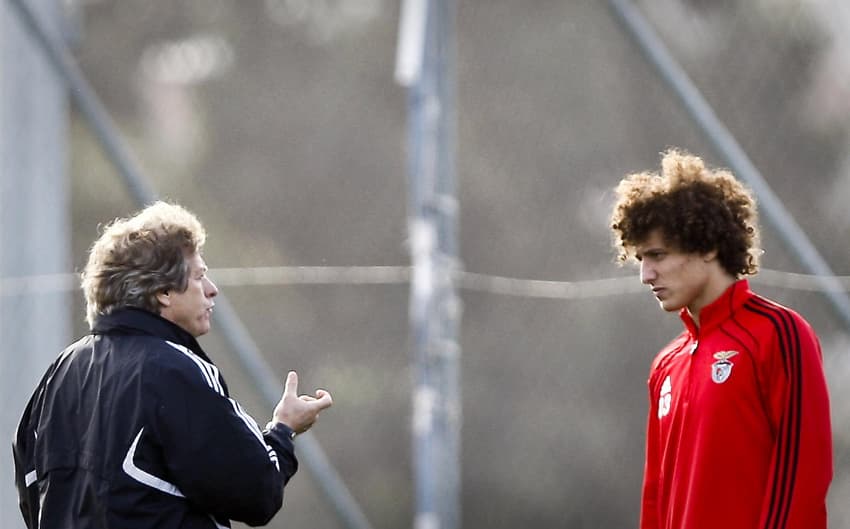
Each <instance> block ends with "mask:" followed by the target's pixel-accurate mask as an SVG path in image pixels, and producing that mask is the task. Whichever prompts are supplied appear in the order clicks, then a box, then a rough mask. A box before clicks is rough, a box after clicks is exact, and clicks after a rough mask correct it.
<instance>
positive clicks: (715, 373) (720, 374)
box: [711, 351, 738, 384]
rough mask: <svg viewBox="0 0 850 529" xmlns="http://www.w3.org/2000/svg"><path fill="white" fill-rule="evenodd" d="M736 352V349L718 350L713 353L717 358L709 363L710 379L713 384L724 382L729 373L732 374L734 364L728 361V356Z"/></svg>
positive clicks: (730, 356)
mask: <svg viewBox="0 0 850 529" xmlns="http://www.w3.org/2000/svg"><path fill="white" fill-rule="evenodd" d="M736 354H738V351H719V352H717V353H714V358H715V359H716V360H717V361H716V362H714V363H713V364H711V380H712V381H714V383H715V384H722V383H724V382H726V380H727V379H728V378H729V375H731V374H732V367H733V366H734V365H735V364H733V363H732V362H730V361H729V359H730V358H732V357H733V356H735V355H736Z"/></svg>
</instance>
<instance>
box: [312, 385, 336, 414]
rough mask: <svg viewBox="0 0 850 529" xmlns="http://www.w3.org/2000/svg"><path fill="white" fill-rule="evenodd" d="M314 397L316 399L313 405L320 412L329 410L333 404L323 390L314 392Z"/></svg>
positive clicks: (331, 399)
mask: <svg viewBox="0 0 850 529" xmlns="http://www.w3.org/2000/svg"><path fill="white" fill-rule="evenodd" d="M316 397H318V398H317V399H316V400H315V401H314V404H316V405H317V406H318V408H319V409H320V410H324V409H326V408H330V407H331V406H332V405H333V403H334V401H333V398H332V397H331V394H330V393H329V392H327V391H325V390H323V389H317V390H316Z"/></svg>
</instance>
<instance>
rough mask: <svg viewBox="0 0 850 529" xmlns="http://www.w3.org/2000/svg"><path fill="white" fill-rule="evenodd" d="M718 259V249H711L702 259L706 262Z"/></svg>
mask: <svg viewBox="0 0 850 529" xmlns="http://www.w3.org/2000/svg"><path fill="white" fill-rule="evenodd" d="M715 259H717V250H711V251H710V252H707V253H704V254H702V260H703V261H705V262H706V263H710V262H711V261H714V260H715Z"/></svg>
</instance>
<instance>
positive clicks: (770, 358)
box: [759, 310, 832, 529]
mask: <svg viewBox="0 0 850 529" xmlns="http://www.w3.org/2000/svg"><path fill="white" fill-rule="evenodd" d="M773 315H774V317H775V319H774V322H775V323H774V327H775V329H776V331H777V332H776V334H775V335H774V340H773V342H772V343H770V342H766V343H764V344H763V345H764V346H765V347H767V348H772V350H770V349H768V350H765V351H764V353H765V359H766V361H765V363H764V365H763V366H762V374H761V375H762V376H763V377H764V380H765V382H766V384H765V386H764V390H763V391H765V393H766V395H765V402H766V404H767V407H768V410H767V413H768V415H769V417H768V419H769V420H770V422H771V424H772V427H773V428H774V429H775V432H776V443H775V444H774V447H773V452H772V456H771V466H770V474H769V477H768V481H767V487H766V490H765V492H764V499H763V501H762V509H761V520H760V523H759V529H825V528H826V526H827V515H826V502H825V498H826V493H827V488H828V487H829V483H830V481H831V480H832V430H831V426H830V417H829V397H828V394H827V386H826V378H825V376H824V371H823V357H822V353H821V349H820V344H819V342H818V339H817V337H816V336H815V334H814V332H813V331H812V329H811V327H810V326H809V325H808V324H807V323H806V322H805V321H804V320H803V319H802V318H800V317H799V316H798V315H796V314H795V313H793V312H791V311H788V310H778V311H775V312H774V313H773Z"/></svg>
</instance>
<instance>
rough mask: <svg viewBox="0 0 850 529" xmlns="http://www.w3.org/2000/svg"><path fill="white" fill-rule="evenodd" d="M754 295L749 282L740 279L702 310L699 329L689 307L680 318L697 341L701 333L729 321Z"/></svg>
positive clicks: (684, 309)
mask: <svg viewBox="0 0 850 529" xmlns="http://www.w3.org/2000/svg"><path fill="white" fill-rule="evenodd" d="M753 295H754V294H753V291H752V290H750V283H749V281H747V280H746V279H739V280H738V281H735V282H734V283H732V284H731V285H730V286H729V288H727V289H726V290H725V291H724V292H723V293H722V294H720V297H718V298H717V299H715V300H714V301H712V302H711V303H709V304H708V305H706V306H705V307H703V308H702V310H701V311H700V312H699V321H700V324H699V327H697V325H696V323H695V322H694V319H693V318H692V317H691V313H690V312H688V309H687V307H685V308H683V309H682V310H680V311H679V317H680V318H682V322H683V323H684V324H685V329H687V331H688V333H689V334H690V335H691V336H692V337H693V338H694V339H696V338H697V337H698V336H699V334H700V333H702V334H705V333H706V332H708V331H710V330H711V329H713V328H715V327H717V326H718V325H720V324H721V323H723V322H724V321H726V320H728V319H729V318H730V317H731V316H732V314H733V313H734V312H735V311H736V310H738V307H740V306H741V305H743V304H744V302H745V301H747V300H748V299H750V298H751V297H752V296H753Z"/></svg>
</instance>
